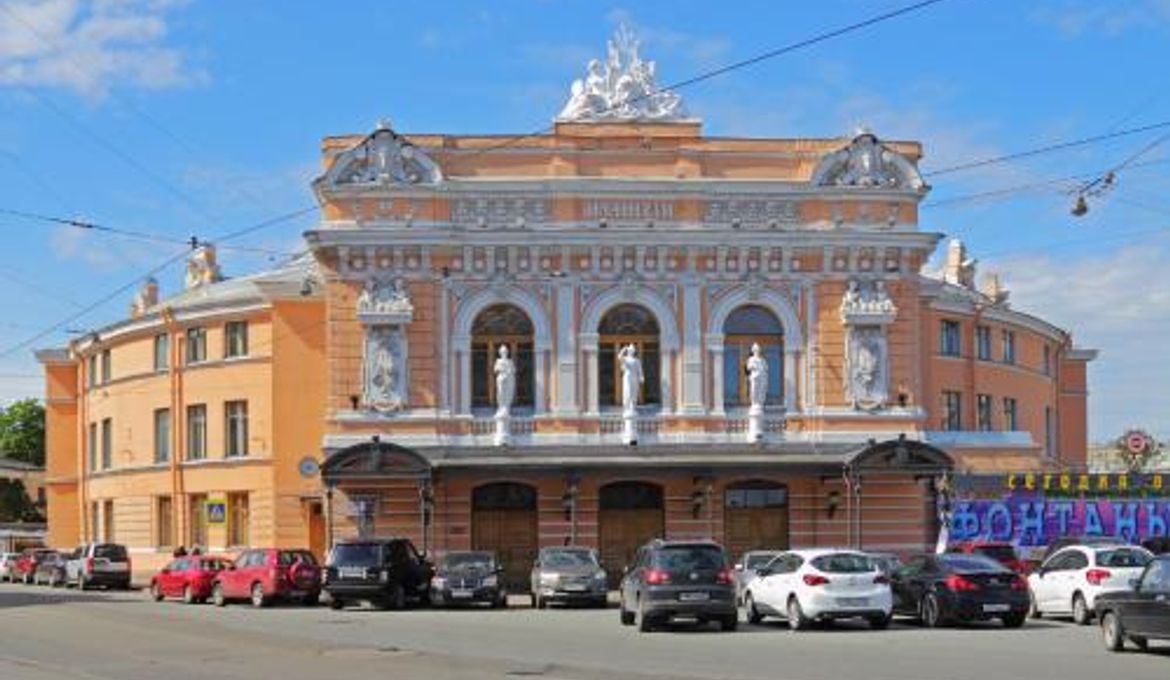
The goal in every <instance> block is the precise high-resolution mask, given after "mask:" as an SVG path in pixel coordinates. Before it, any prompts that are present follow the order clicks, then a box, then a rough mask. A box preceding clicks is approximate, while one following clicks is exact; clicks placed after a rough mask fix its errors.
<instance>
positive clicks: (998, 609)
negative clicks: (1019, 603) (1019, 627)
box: [983, 604, 1012, 613]
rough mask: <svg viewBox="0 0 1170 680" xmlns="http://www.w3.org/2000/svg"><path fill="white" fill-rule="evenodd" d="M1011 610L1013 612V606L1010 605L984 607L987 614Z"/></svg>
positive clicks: (987, 605) (986, 605)
mask: <svg viewBox="0 0 1170 680" xmlns="http://www.w3.org/2000/svg"><path fill="white" fill-rule="evenodd" d="M1011 610H1012V606H1011V605H1010V604H985V605H983V611H984V612H987V613H992V612H1010V611H1011Z"/></svg>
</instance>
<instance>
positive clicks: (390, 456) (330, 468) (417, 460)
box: [321, 440, 431, 486]
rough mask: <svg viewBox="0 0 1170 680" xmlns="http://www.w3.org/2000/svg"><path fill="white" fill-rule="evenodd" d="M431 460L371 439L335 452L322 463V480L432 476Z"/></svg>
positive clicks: (422, 477)
mask: <svg viewBox="0 0 1170 680" xmlns="http://www.w3.org/2000/svg"><path fill="white" fill-rule="evenodd" d="M430 476H431V463H430V461H428V460H427V459H426V458H424V457H423V456H421V455H419V454H418V453H416V452H415V451H412V450H410V449H408V448H406V447H404V446H399V445H397V444H391V443H389V442H382V441H377V440H373V441H369V442H363V443H361V444H355V445H353V446H349V447H346V448H344V449H341V450H340V451H337V452H335V453H333V454H331V455H330V456H329V457H328V458H326V459H325V462H324V463H323V464H322V465H321V480H322V481H323V482H325V485H326V486H336V485H337V484H338V483H339V482H343V481H345V480H357V479H429V478H430Z"/></svg>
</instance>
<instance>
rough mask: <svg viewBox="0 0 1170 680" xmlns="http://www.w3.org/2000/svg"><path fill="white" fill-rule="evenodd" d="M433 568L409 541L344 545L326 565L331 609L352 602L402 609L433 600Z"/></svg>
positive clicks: (336, 547) (373, 540)
mask: <svg viewBox="0 0 1170 680" xmlns="http://www.w3.org/2000/svg"><path fill="white" fill-rule="evenodd" d="M433 575H434V567H432V566H431V564H430V562H428V561H427V560H426V558H425V557H424V556H422V555H420V554H419V552H418V551H417V550H415V549H414V544H412V543H411V542H410V540H409V539H406V538H370V539H354V540H347V541H341V542H340V543H337V544H336V545H334V546H333V550H332V551H330V553H329V561H328V563H327V564H326V565H325V592H327V593H328V594H329V600H330V606H331V607H333V608H334V609H341V608H342V607H344V606H345V605H346V604H348V603H351V602H369V603H370V604H371V605H373V606H375V607H382V608H384V607H390V608H393V609H403V608H405V607H406V606H407V604H409V603H412V602H414V603H424V604H425V603H426V602H427V601H428V600H429V599H430V585H431V577H432V576H433Z"/></svg>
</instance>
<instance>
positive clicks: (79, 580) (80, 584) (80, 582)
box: [77, 574, 89, 590]
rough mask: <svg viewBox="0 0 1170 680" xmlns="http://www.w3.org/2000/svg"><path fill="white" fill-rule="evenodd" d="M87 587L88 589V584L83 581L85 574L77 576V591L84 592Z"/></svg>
mask: <svg viewBox="0 0 1170 680" xmlns="http://www.w3.org/2000/svg"><path fill="white" fill-rule="evenodd" d="M88 587H89V583H87V582H86V580H85V574H78V575H77V589H78V590H85V589H86V588H88Z"/></svg>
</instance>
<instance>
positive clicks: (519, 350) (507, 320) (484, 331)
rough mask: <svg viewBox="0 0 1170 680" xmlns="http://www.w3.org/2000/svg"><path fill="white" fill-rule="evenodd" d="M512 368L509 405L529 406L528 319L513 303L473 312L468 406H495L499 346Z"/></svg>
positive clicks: (532, 370) (531, 368)
mask: <svg viewBox="0 0 1170 680" xmlns="http://www.w3.org/2000/svg"><path fill="white" fill-rule="evenodd" d="M501 347H507V348H508V356H509V357H511V359H512V363H513V365H514V366H515V368H516V392H515V395H514V397H513V401H512V407H514V408H532V405H533V403H534V400H535V397H534V390H535V384H534V377H535V366H534V358H535V344H534V336H533V325H532V320H531V319H529V318H528V315H527V314H525V313H524V310H522V309H520V308H519V307H517V306H516V305H512V304H497V305H492V306H491V307H488V308H486V309H484V310H483V311H482V312H480V313H479V314H477V315H476V317H475V321H474V322H473V323H472V325H471V406H472V408H489V407H495V406H498V405H499V404H498V401H497V399H496V396H497V395H496V379H495V369H494V367H495V363H496V359H497V358H498V357H499V353H500V348H501Z"/></svg>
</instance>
